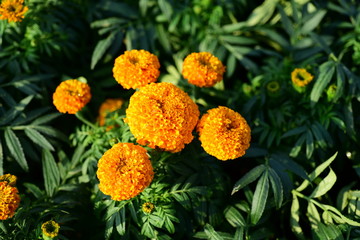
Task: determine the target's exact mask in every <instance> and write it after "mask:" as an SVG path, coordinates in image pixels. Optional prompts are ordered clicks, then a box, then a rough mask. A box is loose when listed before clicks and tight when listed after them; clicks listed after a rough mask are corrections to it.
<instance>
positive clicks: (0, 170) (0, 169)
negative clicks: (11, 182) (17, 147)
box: [0, 139, 4, 175]
mask: <svg viewBox="0 0 360 240" xmlns="http://www.w3.org/2000/svg"><path fill="white" fill-rule="evenodd" d="M0 175H4V153H3V147H2V143H1V139H0Z"/></svg>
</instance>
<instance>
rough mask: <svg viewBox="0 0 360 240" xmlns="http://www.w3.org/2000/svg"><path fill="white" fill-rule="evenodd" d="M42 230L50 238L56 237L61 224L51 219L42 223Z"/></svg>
mask: <svg viewBox="0 0 360 240" xmlns="http://www.w3.org/2000/svg"><path fill="white" fill-rule="evenodd" d="M41 230H42V232H43V234H44V235H46V236H48V237H50V238H54V237H56V236H57V235H58V234H59V230H60V225H59V224H58V223H57V222H55V221H53V220H50V221H47V222H44V223H43V224H42V225H41Z"/></svg>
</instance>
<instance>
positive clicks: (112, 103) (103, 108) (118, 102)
mask: <svg viewBox="0 0 360 240" xmlns="http://www.w3.org/2000/svg"><path fill="white" fill-rule="evenodd" d="M123 103H124V100H123V99H121V98H108V99H106V100H105V101H104V102H103V103H102V104H101V105H100V107H99V117H98V121H99V125H100V126H104V124H105V118H106V115H107V114H108V113H111V112H113V111H116V110H118V109H120V108H121V106H122V104H123Z"/></svg>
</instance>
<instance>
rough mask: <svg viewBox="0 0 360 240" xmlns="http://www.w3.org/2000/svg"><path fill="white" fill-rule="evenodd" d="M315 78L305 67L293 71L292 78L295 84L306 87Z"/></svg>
mask: <svg viewBox="0 0 360 240" xmlns="http://www.w3.org/2000/svg"><path fill="white" fill-rule="evenodd" d="M313 79H314V76H313V75H311V74H310V73H308V72H307V71H306V69H304V68H295V70H294V71H292V73H291V80H292V82H293V83H294V85H295V86H298V87H305V86H306V85H308V84H309V83H310V82H311V81H312V80H313Z"/></svg>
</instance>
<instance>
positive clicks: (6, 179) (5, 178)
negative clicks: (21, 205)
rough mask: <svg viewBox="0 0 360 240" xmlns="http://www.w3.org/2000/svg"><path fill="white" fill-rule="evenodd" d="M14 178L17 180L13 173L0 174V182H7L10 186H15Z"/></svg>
mask: <svg viewBox="0 0 360 240" xmlns="http://www.w3.org/2000/svg"><path fill="white" fill-rule="evenodd" d="M16 180H17V177H16V176H15V175H11V174H5V175H2V176H0V182H6V183H7V184H9V185H10V186H12V187H15V185H16Z"/></svg>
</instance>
